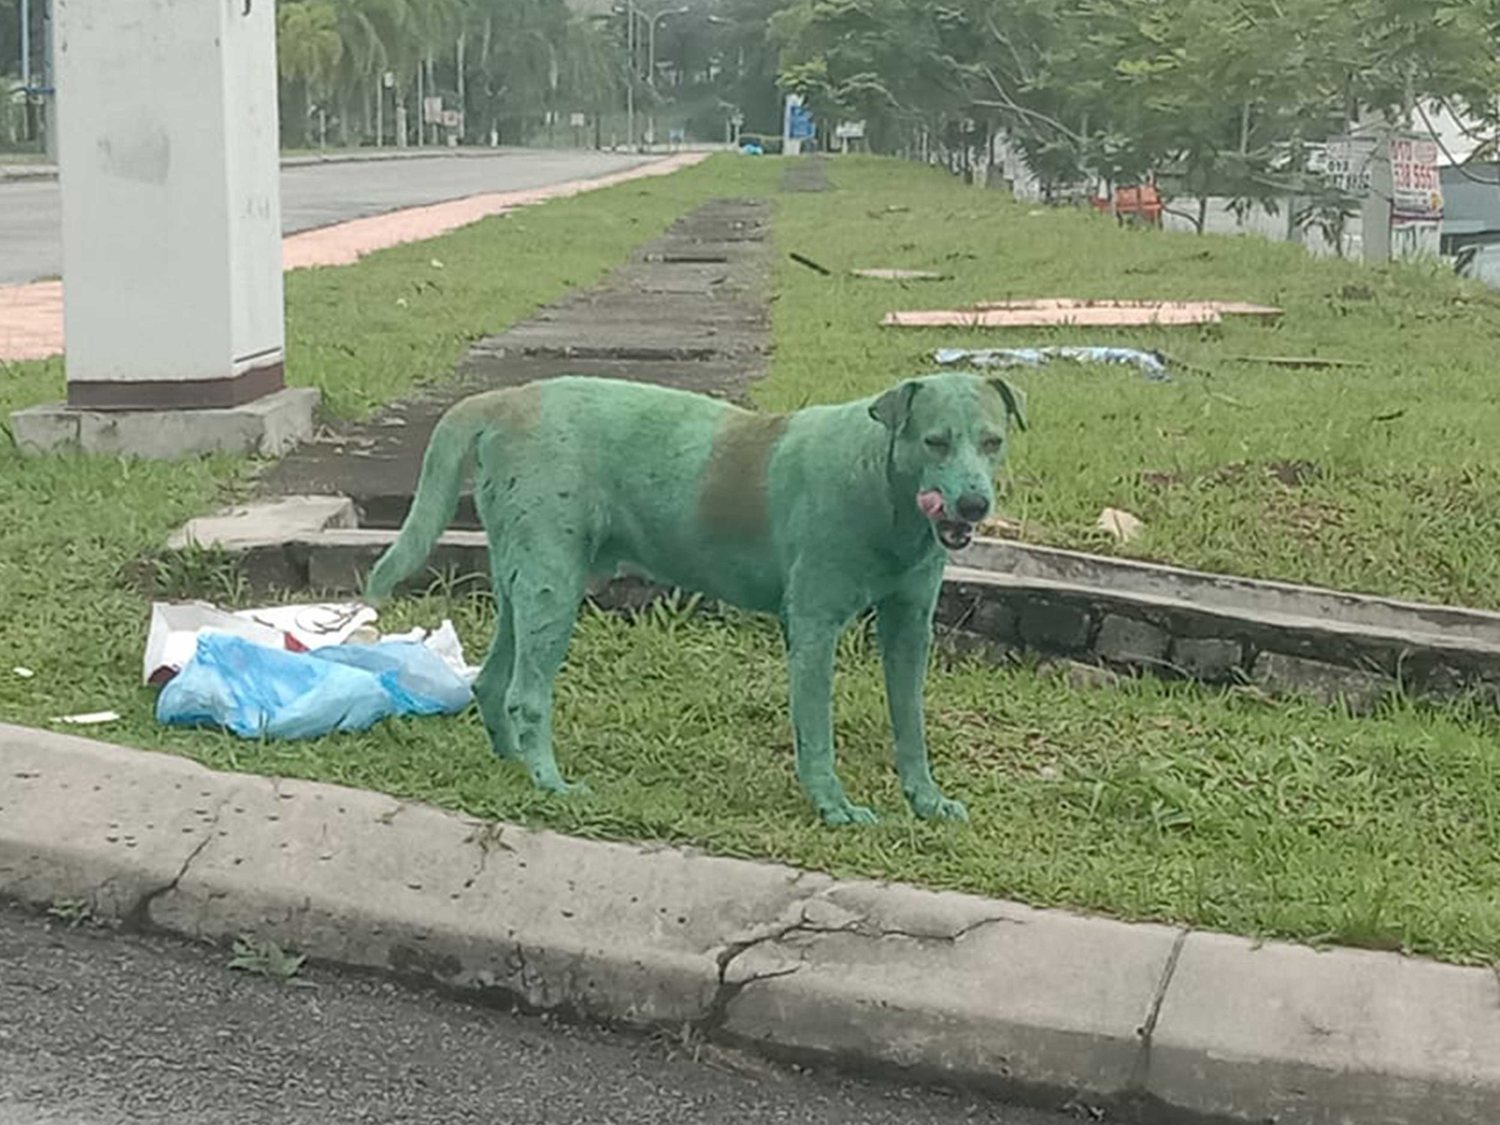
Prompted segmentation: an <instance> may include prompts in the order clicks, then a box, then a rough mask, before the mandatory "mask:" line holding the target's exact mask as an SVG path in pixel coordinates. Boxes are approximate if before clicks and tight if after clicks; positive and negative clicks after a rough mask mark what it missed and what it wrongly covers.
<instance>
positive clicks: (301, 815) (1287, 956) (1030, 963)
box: [0, 726, 1500, 1125]
mask: <svg viewBox="0 0 1500 1125" xmlns="http://www.w3.org/2000/svg"><path fill="white" fill-rule="evenodd" d="M496 768H497V769H499V768H504V767H501V766H498V765H497V767H496ZM0 895H4V896H6V897H10V898H16V899H20V900H24V901H28V902H32V903H39V904H46V903H53V902H59V901H63V900H85V901H87V902H88V903H89V906H90V909H91V910H92V911H93V912H94V914H95V915H97V916H99V917H101V918H113V919H119V920H121V921H124V922H126V923H130V924H133V925H138V926H150V927H157V928H161V929H163V930H167V931H170V932H172V933H176V934H180V935H184V936H187V937H191V938H199V939H208V940H213V941H224V940H226V939H229V938H232V937H234V936H237V935H240V934H254V935H256V936H259V937H261V938H267V939H272V940H275V941H277V942H279V943H281V944H282V945H284V946H286V947H289V948H293V949H296V950H298V951H301V952H304V953H307V954H309V955H311V956H312V957H314V958H316V959H320V960H324V961H328V962H333V963H338V964H343V965H351V966H361V967H367V968H374V969H380V970H387V971H394V972H397V973H401V974H406V975H410V976H414V977H418V978H424V979H428V980H431V981H434V982H437V983H439V984H441V985H443V986H446V987H450V988H454V989H458V990H465V991H470V992H473V993H476V994H480V995H487V996H494V997H496V998H499V999H518V1000H520V1001H522V1002H523V1003H525V1004H528V1005H531V1006H534V1007H537V1008H541V1009H557V1010H562V1011H568V1012H573V1013H577V1014H579V1015H582V1016H586V1017H589V1018H593V1019H604V1020H612V1021H622V1022H625V1023H629V1024H634V1025H645V1026H653V1025H656V1026H663V1027H667V1028H672V1029H674V1030H676V1031H681V1029H683V1028H684V1027H685V1026H686V1027H691V1028H696V1029H697V1031H698V1033H700V1034H702V1035H705V1036H710V1037H720V1038H724V1039H727V1040H732V1041H736V1042H739V1043H743V1044H750V1045H755V1046H758V1047H761V1048H763V1049H766V1050H769V1051H773V1052H776V1053H779V1054H786V1055H791V1056H794V1057H795V1056H802V1057H815V1058H822V1059H834V1060H839V1061H843V1062H846V1063H851V1064H855V1065H859V1066H865V1067H870V1068H872V1069H876V1070H879V1071H881V1072H882V1073H886V1074H889V1073H890V1072H891V1071H892V1070H893V1069H895V1070H897V1071H899V1072H901V1073H902V1074H903V1075H906V1076H909V1077H912V1078H927V1079H934V1080H939V1081H944V1082H953V1083H962V1084H973V1085H977V1086H983V1087H987V1088H991V1089H996V1090H999V1091H1002V1092H1005V1093H1009V1094H1011V1095H1020V1096H1024V1097H1026V1098H1028V1099H1029V1100H1036V1101H1041V1102H1043V1103H1050V1104H1053V1105H1061V1104H1063V1103H1064V1102H1066V1101H1072V1102H1073V1103H1074V1104H1079V1105H1084V1106H1089V1107H1104V1108H1107V1109H1109V1110H1110V1111H1111V1112H1116V1111H1118V1112H1121V1113H1124V1114H1126V1115H1127V1116H1131V1117H1134V1118H1136V1119H1145V1120H1149V1121H1151V1122H1152V1123H1153V1125H1155V1123H1156V1122H1160V1121H1161V1120H1163V1116H1162V1115H1163V1114H1166V1113H1168V1112H1169V1111H1170V1112H1172V1113H1176V1114H1179V1115H1188V1116H1189V1117H1190V1118H1196V1119H1229V1120H1237V1121H1246V1122H1249V1121H1255V1122H1266V1121H1274V1122H1276V1123H1278V1125H1334V1123H1340V1125H1361V1123H1369V1125H1460V1123H1463V1125H1472V1123H1477V1122H1491V1121H1497V1120H1500V983H1497V981H1496V977H1495V974H1494V973H1492V972H1491V971H1489V970H1485V969H1465V968H1457V967H1453V966H1447V965H1439V964H1435V963H1432V962H1426V961H1419V960H1414V959H1409V958H1402V957H1399V956H1396V955H1392V954H1379V953H1363V952H1355V951H1348V950H1339V951H1333V952H1328V953H1317V952H1314V951H1312V950H1309V949H1305V948H1302V947H1297V946H1291V945H1284V944H1276V943H1270V944H1265V945H1257V944H1255V943H1253V942H1250V941H1247V940H1243V939H1240V938H1232V937H1225V936H1221V935H1216V934H1205V933H1197V932H1190V931H1187V930H1182V929H1173V928H1169V927H1165V926H1154V925H1128V924H1125V923H1121V922H1115V921H1110V920H1107V919H1101V918H1086V917H1078V916H1074V915H1071V914H1066V913H1062V912H1058V911H1042V910H1034V909H1031V908H1028V907H1025V906H1021V905H1018V904H1015V903H1008V902H999V901H993V900H988V899H983V898H977V897H974V896H969V895H961V894H951V893H937V892H932V891H926V890H921V889H919V888H915V887H908V886H901V885H886V884H877V883H871V882H863V881H841V880H835V879H832V878H830V877H827V876H824V875H820V874H815V873H809V872H802V871H796V870H793V869H790V868H786V867H780V866H774V865H770V864H757V863H748V862H744V861H740V860H730V859H719V858H714V857H709V856H704V855H700V854H695V853H692V852H689V851H684V850H680V849H674V848H667V847H662V846H636V845H628V844H608V843H594V842H589V841H584V840H578V839H573V838H570V837H566V836H559V835H556V834H553V833H549V832H535V831H529V830H525V829H522V828H518V827H514V826H509V825H490V824H484V823H480V822H476V821H472V820H468V819H466V818H463V817H460V816H456V815H452V814H449V813H444V812H441V811H438V810H436V809H432V808H429V807H426V806H423V805H418V804H413V803H403V802H401V801H397V800H395V799H393V798H391V797H386V796H382V795H378V794H374V793H368V792H362V791H355V790H348V789H342V788H338V787H334V786H328V785H317V784H310V783H305V782H296V781H278V780H274V779H267V778H261V777H255V776H247V775H235V774H222V773H215V772H212V771H209V770H207V769H204V768H202V767H199V766H197V765H194V764H192V763H190V762H187V761H185V760H183V759H179V758H175V757H171V756H168V755H164V754H150V753H144V752H141V751H136V750H127V749H123V748H120V747H115V746H109V745H105V744H102V743H96V742H91V741H87V740H84V739H78V738H72V737H67V736H61V735H55V734H51V733H47V732H43V731H36V730H29V729H25V728H20V727H10V726H0Z"/></svg>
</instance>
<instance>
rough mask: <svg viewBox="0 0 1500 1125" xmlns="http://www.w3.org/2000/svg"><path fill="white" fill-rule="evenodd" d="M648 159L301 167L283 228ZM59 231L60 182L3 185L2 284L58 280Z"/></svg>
mask: <svg viewBox="0 0 1500 1125" xmlns="http://www.w3.org/2000/svg"><path fill="white" fill-rule="evenodd" d="M643 159H645V158H643V157H640V156H634V155H629V154H623V153H621V154H615V153H607V152H556V151H535V150H522V149H517V150H508V151H504V152H502V153H501V154H500V155H498V156H493V157H489V156H472V157H442V156H435V157H431V158H422V159H409V160H379V161H358V162H351V163H346V164H308V165H299V166H295V167H291V168H283V169H282V172H281V220H282V221H281V226H282V230H283V231H285V232H287V233H290V232H292V231H298V230H307V229H308V228H309V227H318V226H325V225H327V224H328V223H333V222H339V221H341V220H343V219H353V218H358V217H359V216H361V215H376V214H380V213H382V212H385V211H393V210H395V209H396V208H398V207H411V206H415V205H417V204H420V203H436V202H437V201H439V200H443V199H457V198H459V197H460V196H465V195H475V194H477V193H479V192H486V191H517V190H520V189H523V188H534V187H543V186H545V185H547V184H553V183H558V182H560V181H562V180H574V179H580V178H584V177H589V176H600V175H604V174H605V173H608V172H618V171H621V170H623V169H625V168H630V167H633V166H635V165H637V164H640V163H642V161H643ZM61 225H62V217H61V203H60V197H59V195H58V186H57V183H56V181H52V180H17V181H14V182H4V183H0V285H6V284H13V283H16V282H25V281H34V280H36V279H37V278H41V277H57V276H58V275H59V274H61V273H62V241H61Z"/></svg>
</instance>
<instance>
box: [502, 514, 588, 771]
mask: <svg viewBox="0 0 1500 1125" xmlns="http://www.w3.org/2000/svg"><path fill="white" fill-rule="evenodd" d="M585 579H586V572H585V567H584V566H583V565H582V562H581V560H579V559H577V558H575V557H573V556H572V553H571V552H563V551H547V550H545V549H544V548H541V549H539V548H538V547H537V546H536V545H535V544H533V545H532V549H531V550H529V551H528V552H527V562H526V565H525V567H524V569H522V570H520V571H519V572H518V573H517V575H516V577H515V579H514V580H513V581H511V583H510V586H509V590H508V591H507V593H508V600H509V603H510V607H511V610H510V612H511V618H512V621H513V624H514V628H513V632H512V637H513V640H514V643H515V654H514V656H513V658H512V659H513V664H512V667H511V676H510V687H509V689H508V690H507V691H506V695H505V717H506V719H507V721H508V722H509V724H510V729H511V730H512V731H514V732H515V740H516V748H517V751H518V753H519V755H520V758H521V761H522V762H524V763H525V764H526V768H527V770H528V771H529V772H530V773H531V780H532V782H533V783H535V784H536V786H537V787H538V788H539V789H546V790H549V791H551V792H553V793H567V792H570V791H572V790H574V789H577V788H580V786H576V785H570V784H568V783H567V782H566V781H564V780H563V777H562V774H561V772H559V770H558V768H557V758H556V757H555V756H554V754H553V750H552V681H553V680H554V679H555V678H556V676H557V672H558V669H559V668H561V667H562V663H563V660H564V658H565V657H566V656H567V654H568V642H569V641H570V640H571V639H572V636H573V626H574V625H575V624H576V623H577V620H578V606H579V604H580V603H581V602H582V600H583V591H584V583H585Z"/></svg>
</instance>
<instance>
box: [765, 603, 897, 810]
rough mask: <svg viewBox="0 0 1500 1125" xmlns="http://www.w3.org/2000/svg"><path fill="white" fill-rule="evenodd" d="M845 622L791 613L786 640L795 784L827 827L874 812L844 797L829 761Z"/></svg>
mask: <svg viewBox="0 0 1500 1125" xmlns="http://www.w3.org/2000/svg"><path fill="white" fill-rule="evenodd" d="M843 630H844V622H843V621H841V620H832V619H827V618H823V617H817V616H808V615H805V614H803V615H799V614H797V613H795V612H789V613H786V614H784V615H783V617H782V624H781V631H782V635H783V636H784V637H785V638H786V642H787V671H788V678H789V679H790V680H791V689H792V729H793V732H794V737H795V739H796V744H797V780H798V781H800V782H801V783H802V788H803V790H804V791H805V792H806V793H807V796H808V799H809V800H810V801H812V804H813V808H815V809H817V810H818V815H819V816H821V817H822V818H823V822H824V823H825V824H873V823H875V814H874V812H872V811H871V810H870V809H867V808H865V807H864V806H863V805H856V804H854V803H852V802H851V801H850V800H849V798H848V797H847V796H845V794H844V786H843V783H842V782H840V781H839V778H838V774H837V773H836V772H835V770H834V762H833V657H834V650H835V649H836V648H837V647H838V639H839V634H840V633H842V632H843Z"/></svg>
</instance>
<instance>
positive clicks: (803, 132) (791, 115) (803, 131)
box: [786, 105, 816, 141]
mask: <svg viewBox="0 0 1500 1125" xmlns="http://www.w3.org/2000/svg"><path fill="white" fill-rule="evenodd" d="M786 126H787V136H788V137H790V138H791V139H792V140H794V141H809V140H812V138H813V135H814V134H815V132H816V130H815V129H814V128H813V118H812V112H811V111H810V110H809V109H808V108H807V107H806V106H805V105H792V106H788V107H787V116H786Z"/></svg>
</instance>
